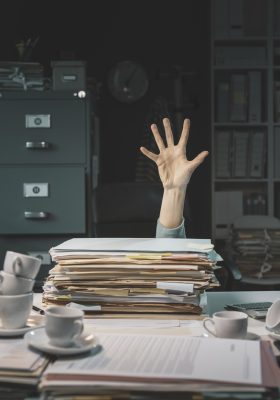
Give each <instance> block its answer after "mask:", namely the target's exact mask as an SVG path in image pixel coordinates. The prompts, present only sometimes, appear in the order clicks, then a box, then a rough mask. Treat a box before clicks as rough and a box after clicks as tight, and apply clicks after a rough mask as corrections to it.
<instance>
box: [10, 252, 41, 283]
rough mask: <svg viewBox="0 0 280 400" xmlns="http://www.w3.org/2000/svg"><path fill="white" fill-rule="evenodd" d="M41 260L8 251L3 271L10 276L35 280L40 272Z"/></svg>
mask: <svg viewBox="0 0 280 400" xmlns="http://www.w3.org/2000/svg"><path fill="white" fill-rule="evenodd" d="M41 262H42V261H41V260H40V259H39V258H36V257H31V256H28V255H26V254H21V253H15V252H14V251H7V252H6V255H5V260H4V265H3V270H4V271H5V272H8V273H9V274H13V275H17V276H22V277H23V278H29V279H34V278H35V277H36V275H37V274H38V272H39V269H40V265H41Z"/></svg>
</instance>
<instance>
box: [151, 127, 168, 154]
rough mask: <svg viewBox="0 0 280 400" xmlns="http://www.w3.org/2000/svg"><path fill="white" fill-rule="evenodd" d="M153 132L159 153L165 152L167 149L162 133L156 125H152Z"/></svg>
mask: <svg viewBox="0 0 280 400" xmlns="http://www.w3.org/2000/svg"><path fill="white" fill-rule="evenodd" d="M151 130H152V132H153V135H154V138H155V141H156V144H157V146H158V148H159V151H161V150H163V149H164V148H165V146H164V143H163V140H162V137H161V136H160V133H159V131H158V127H157V126H156V124H152V125H151Z"/></svg>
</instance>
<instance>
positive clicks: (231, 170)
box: [215, 130, 267, 179]
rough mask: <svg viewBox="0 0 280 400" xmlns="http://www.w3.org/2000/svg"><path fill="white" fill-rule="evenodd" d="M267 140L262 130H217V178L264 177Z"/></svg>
mask: <svg viewBox="0 0 280 400" xmlns="http://www.w3.org/2000/svg"><path fill="white" fill-rule="evenodd" d="M266 159H267V140H266V135H265V133H264V132H262V131H239V130H233V131H231V130H225V131H224V130H218V131H216V132H215V175H216V178H253V179H255V178H264V177H265V175H266V162H267V160H266Z"/></svg>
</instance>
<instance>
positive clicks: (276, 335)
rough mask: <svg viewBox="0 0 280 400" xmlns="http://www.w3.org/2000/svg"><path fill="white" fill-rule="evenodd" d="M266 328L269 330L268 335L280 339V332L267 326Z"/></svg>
mask: <svg viewBox="0 0 280 400" xmlns="http://www.w3.org/2000/svg"><path fill="white" fill-rule="evenodd" d="M265 329H266V330H267V332H268V335H269V336H270V337H272V338H273V339H276V340H280V333H276V332H272V331H270V330H268V329H267V328H265Z"/></svg>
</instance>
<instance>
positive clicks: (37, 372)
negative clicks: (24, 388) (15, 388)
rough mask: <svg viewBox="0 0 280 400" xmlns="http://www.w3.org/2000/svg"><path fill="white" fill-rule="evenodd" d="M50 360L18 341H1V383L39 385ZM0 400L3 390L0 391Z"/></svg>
mask: <svg viewBox="0 0 280 400" xmlns="http://www.w3.org/2000/svg"><path fill="white" fill-rule="evenodd" d="M48 362H49V359H48V358H47V357H45V356H44V355H42V354H41V353H35V352H33V351H31V350H30V349H29V348H27V347H26V344H25V343H24V341H19V340H18V339H9V340H7V339H2V340H0V382H1V387H2V386H3V383H16V384H21V385H28V386H30V385H34V386H35V385H37V384H38V382H39V379H40V377H41V374H42V372H43V370H44V369H45V367H46V366H47V364H48ZM0 398H2V397H1V390H0Z"/></svg>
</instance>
